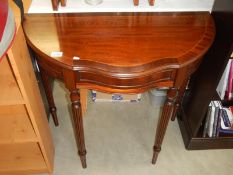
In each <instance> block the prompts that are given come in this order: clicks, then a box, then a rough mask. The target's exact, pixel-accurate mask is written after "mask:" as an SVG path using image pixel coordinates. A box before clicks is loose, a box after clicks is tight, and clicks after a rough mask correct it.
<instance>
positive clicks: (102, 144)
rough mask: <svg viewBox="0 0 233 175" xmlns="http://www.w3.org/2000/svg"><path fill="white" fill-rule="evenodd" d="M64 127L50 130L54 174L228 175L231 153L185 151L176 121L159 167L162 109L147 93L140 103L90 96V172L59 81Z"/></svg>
mask: <svg viewBox="0 0 233 175" xmlns="http://www.w3.org/2000/svg"><path fill="white" fill-rule="evenodd" d="M54 97H55V101H56V106H57V110H58V111H57V114H58V117H59V122H60V126H59V127H54V125H53V122H52V120H51V121H50V126H51V130H52V134H53V139H54V144H55V149H56V154H55V165H54V175H130V174H131V175H196V174H199V175H228V174H231V173H232V172H233V151H232V150H201V151H187V150H186V149H185V147H184V144H183V140H182V137H181V133H180V130H179V126H178V123H177V121H175V122H170V123H169V126H168V129H167V133H166V135H165V139H164V142H163V145H162V151H161V152H160V154H159V157H158V160H157V164H156V165H155V166H154V165H152V164H151V163H150V162H151V157H152V146H153V141H154V136H155V129H156V123H157V119H158V116H159V108H155V107H152V106H151V105H150V103H149V99H148V97H147V94H143V98H142V101H141V102H140V103H101V102H98V103H97V102H92V101H91V99H90V98H89V102H88V110H87V112H86V114H85V116H84V130H85V139H86V148H87V169H82V168H81V164H80V161H79V157H78V155H77V148H76V144H75V139H74V135H73V129H72V125H71V120H70V110H69V94H68V93H67V92H66V90H65V88H64V86H63V84H62V83H59V82H55V87H54Z"/></svg>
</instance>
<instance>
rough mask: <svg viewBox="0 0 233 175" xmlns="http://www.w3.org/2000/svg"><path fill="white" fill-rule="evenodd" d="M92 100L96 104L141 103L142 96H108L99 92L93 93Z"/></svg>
mask: <svg viewBox="0 0 233 175" xmlns="http://www.w3.org/2000/svg"><path fill="white" fill-rule="evenodd" d="M91 96H92V100H93V101H95V102H139V101H140V100H141V96H142V95H141V94H118V93H115V94H107V93H103V92H98V91H94V90H92V91H91Z"/></svg>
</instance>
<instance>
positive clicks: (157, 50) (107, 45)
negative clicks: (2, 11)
mask: <svg viewBox="0 0 233 175" xmlns="http://www.w3.org/2000/svg"><path fill="white" fill-rule="evenodd" d="M24 31H25V35H26V39H27V42H28V44H29V46H30V47H31V48H32V49H33V51H34V52H35V54H36V55H37V61H38V65H39V67H40V71H41V75H42V79H43V83H44V86H45V90H46V93H47V98H48V102H49V105H50V109H51V113H52V116H53V117H54V119H56V107H55V104H54V100H53V96H52V90H51V87H50V84H49V77H53V78H58V79H60V80H62V81H63V82H64V83H65V86H66V88H67V89H68V90H69V91H70V99H71V102H72V111H73V119H74V128H75V131H76V133H75V134H76V142H77V147H78V153H79V156H80V159H81V162H82V166H83V167H84V168H85V167H86V149H85V142H84V131H83V121H82V120H83V119H82V112H81V109H80V108H81V103H80V93H79V89H80V88H85V89H94V90H99V91H103V92H107V93H114V92H118V93H141V92H144V91H147V90H149V89H151V88H155V87H169V90H168V93H167V100H166V102H165V104H164V107H163V111H162V114H161V116H160V119H159V121H158V126H157V131H156V136H155V142H154V147H153V158H152V163H153V164H155V162H156V160H157V156H158V153H159V152H160V150H161V145H162V141H163V138H164V135H165V132H166V128H167V125H168V122H169V119H170V117H172V119H173V120H174V119H175V114H176V110H177V108H178V107H179V103H180V102H181V100H182V96H183V93H184V90H185V87H186V84H187V81H188V79H189V77H190V75H191V74H192V73H193V72H194V71H195V70H196V68H197V67H198V65H199V63H200V61H201V58H202V56H203V55H204V54H205V52H206V51H207V50H208V48H209V47H210V45H211V43H212V42H213V39H214V35H215V28H214V23H213V19H212V17H211V16H210V14H209V13H207V12H197V13H191V12H190V13H79V14H28V15H26V16H25V21H24ZM61 52H62V53H61Z"/></svg>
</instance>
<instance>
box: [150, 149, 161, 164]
mask: <svg viewBox="0 0 233 175" xmlns="http://www.w3.org/2000/svg"><path fill="white" fill-rule="evenodd" d="M153 150H154V152H153V157H152V161H151V163H152V164H155V163H156V161H157V158H158V155H159V152H160V151H161V147H156V146H154V147H153Z"/></svg>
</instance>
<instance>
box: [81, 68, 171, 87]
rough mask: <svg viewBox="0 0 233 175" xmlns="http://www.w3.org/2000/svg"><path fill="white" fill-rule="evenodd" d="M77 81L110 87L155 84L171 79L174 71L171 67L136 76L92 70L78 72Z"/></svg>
mask: <svg viewBox="0 0 233 175" xmlns="http://www.w3.org/2000/svg"><path fill="white" fill-rule="evenodd" d="M79 73H80V74H79V76H78V78H79V79H78V82H80V83H92V84H96V85H99V86H108V87H112V88H122V89H124V88H126V89H127V88H135V87H139V88H140V87H146V86H150V85H156V83H161V82H167V81H173V80H174V78H175V73H176V71H175V70H173V69H168V70H163V71H160V72H154V73H150V74H146V75H140V76H136V77H120V76H119V78H118V77H113V76H108V75H105V74H96V73H94V72H84V71H83V72H79Z"/></svg>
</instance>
